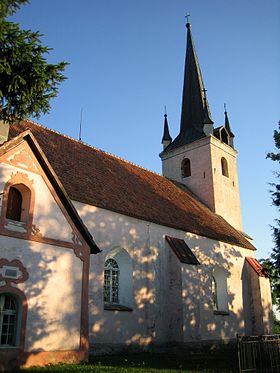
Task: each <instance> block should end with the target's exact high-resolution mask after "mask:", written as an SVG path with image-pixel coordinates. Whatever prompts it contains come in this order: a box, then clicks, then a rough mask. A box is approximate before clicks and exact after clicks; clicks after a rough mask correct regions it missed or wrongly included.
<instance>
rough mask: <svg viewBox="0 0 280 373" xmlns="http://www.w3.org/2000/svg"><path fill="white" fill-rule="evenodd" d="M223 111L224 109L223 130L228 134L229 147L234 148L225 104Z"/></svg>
mask: <svg viewBox="0 0 280 373" xmlns="http://www.w3.org/2000/svg"><path fill="white" fill-rule="evenodd" d="M224 109H225V129H226V130H227V131H228V134H229V140H230V146H231V147H232V148H234V146H233V139H234V134H233V132H232V131H231V128H230V123H229V119H228V113H227V107H226V104H224Z"/></svg>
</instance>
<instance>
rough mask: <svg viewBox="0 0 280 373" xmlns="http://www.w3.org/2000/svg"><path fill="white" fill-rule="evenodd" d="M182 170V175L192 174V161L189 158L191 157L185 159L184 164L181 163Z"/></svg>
mask: <svg viewBox="0 0 280 373" xmlns="http://www.w3.org/2000/svg"><path fill="white" fill-rule="evenodd" d="M181 172H182V177H189V176H191V161H190V160H189V158H185V159H183V161H182V164H181Z"/></svg>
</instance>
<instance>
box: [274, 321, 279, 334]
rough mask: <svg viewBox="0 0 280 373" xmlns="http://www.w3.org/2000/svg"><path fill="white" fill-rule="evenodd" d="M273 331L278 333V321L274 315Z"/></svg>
mask: <svg viewBox="0 0 280 373" xmlns="http://www.w3.org/2000/svg"><path fill="white" fill-rule="evenodd" d="M274 331H275V334H280V321H279V320H277V319H276V317H274Z"/></svg>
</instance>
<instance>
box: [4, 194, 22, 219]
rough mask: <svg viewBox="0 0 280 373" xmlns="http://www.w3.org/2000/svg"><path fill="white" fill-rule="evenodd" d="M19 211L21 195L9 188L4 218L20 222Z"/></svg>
mask: <svg viewBox="0 0 280 373" xmlns="http://www.w3.org/2000/svg"><path fill="white" fill-rule="evenodd" d="M21 211H22V195H21V193H20V191H19V190H18V189H16V188H14V187H11V188H10V190H9V196H8V206H7V213H6V217H7V218H8V219H11V220H15V221H20V220H21Z"/></svg>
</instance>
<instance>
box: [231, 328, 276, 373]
mask: <svg viewBox="0 0 280 373" xmlns="http://www.w3.org/2000/svg"><path fill="white" fill-rule="evenodd" d="M237 347H238V360H239V372H240V373H280V335H279V334H278V335H260V336H250V337H249V336H239V335H237Z"/></svg>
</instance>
